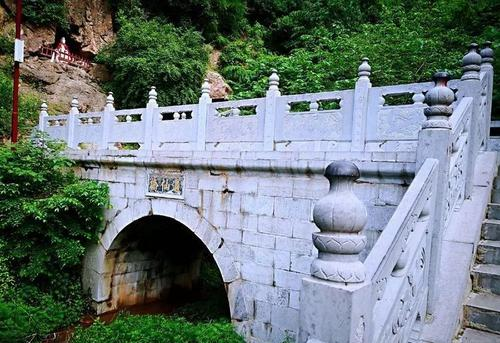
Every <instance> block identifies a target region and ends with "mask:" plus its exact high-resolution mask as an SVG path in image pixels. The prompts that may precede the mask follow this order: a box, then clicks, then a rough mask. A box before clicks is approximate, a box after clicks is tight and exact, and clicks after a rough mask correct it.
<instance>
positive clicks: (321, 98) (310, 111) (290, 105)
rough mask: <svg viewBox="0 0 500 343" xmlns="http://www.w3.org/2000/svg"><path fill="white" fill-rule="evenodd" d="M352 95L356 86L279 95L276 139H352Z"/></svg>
mask: <svg viewBox="0 0 500 343" xmlns="http://www.w3.org/2000/svg"><path fill="white" fill-rule="evenodd" d="M353 98H354V91H353V90H348V91H339V92H323V93H309V94H298V95H286V96H281V97H279V98H278V100H277V106H276V127H275V140H276V141H322V140H325V141H328V140H350V138H351V126H352V110H353Z"/></svg>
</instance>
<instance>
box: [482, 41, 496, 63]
mask: <svg viewBox="0 0 500 343" xmlns="http://www.w3.org/2000/svg"><path fill="white" fill-rule="evenodd" d="M491 46H492V43H491V42H490V41H486V42H484V43H483V48H482V49H481V51H480V55H481V70H484V69H493V59H494V57H495V52H494V51H493V49H492V48H491Z"/></svg>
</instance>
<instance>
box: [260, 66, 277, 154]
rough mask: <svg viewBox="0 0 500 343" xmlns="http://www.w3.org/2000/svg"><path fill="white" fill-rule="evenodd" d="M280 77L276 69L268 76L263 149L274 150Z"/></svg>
mask: <svg viewBox="0 0 500 343" xmlns="http://www.w3.org/2000/svg"><path fill="white" fill-rule="evenodd" d="M279 84H280V78H279V76H278V72H277V70H276V69H273V70H272V72H271V76H269V88H268V90H267V92H266V113H265V115H264V150H266V151H273V150H274V131H275V127H276V115H277V113H276V99H277V98H278V97H279V96H280V95H281V92H280V90H279V88H278V86H279Z"/></svg>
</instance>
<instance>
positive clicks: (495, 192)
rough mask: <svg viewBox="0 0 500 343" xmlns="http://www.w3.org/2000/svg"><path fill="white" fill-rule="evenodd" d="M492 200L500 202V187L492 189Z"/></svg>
mask: <svg viewBox="0 0 500 343" xmlns="http://www.w3.org/2000/svg"><path fill="white" fill-rule="evenodd" d="M491 202H493V203H500V188H493V189H492V190H491Z"/></svg>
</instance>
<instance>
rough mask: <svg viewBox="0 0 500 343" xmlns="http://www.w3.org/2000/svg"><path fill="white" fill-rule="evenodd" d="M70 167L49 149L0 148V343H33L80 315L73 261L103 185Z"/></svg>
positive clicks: (81, 299) (96, 219) (101, 199)
mask: <svg viewBox="0 0 500 343" xmlns="http://www.w3.org/2000/svg"><path fill="white" fill-rule="evenodd" d="M39 143H40V142H39ZM71 166H72V162H71V161H69V160H68V159H66V158H64V157H61V155H60V146H59V145H57V144H55V143H51V142H45V145H44V146H35V145H33V144H31V143H28V142H21V143H18V144H16V146H15V148H14V147H12V146H9V145H1V146H0V256H1V258H0V277H1V281H0V342H12V343H14V342H26V341H30V340H31V339H32V340H31V341H32V342H37V341H39V339H40V338H41V336H43V335H44V334H47V333H49V332H52V331H53V330H55V329H57V328H59V327H62V326H65V325H69V324H70V323H73V322H74V321H75V320H78V319H79V317H80V315H81V314H82V311H83V310H84V309H85V305H86V304H85V295H84V294H83V293H82V290H81V285H80V271H81V259H82V256H83V254H84V250H85V246H86V245H87V244H89V243H90V242H91V241H94V240H95V239H96V238H97V233H98V232H99V230H100V229H101V228H102V225H103V213H104V212H103V209H104V207H105V206H107V187H106V186H105V185H104V184H98V183H96V182H93V181H81V180H79V179H78V178H77V177H76V176H75V175H74V174H73V172H72V171H71ZM28 337H29V339H28Z"/></svg>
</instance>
